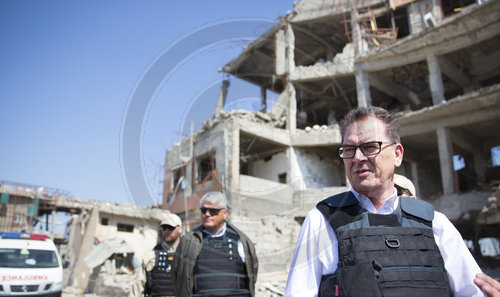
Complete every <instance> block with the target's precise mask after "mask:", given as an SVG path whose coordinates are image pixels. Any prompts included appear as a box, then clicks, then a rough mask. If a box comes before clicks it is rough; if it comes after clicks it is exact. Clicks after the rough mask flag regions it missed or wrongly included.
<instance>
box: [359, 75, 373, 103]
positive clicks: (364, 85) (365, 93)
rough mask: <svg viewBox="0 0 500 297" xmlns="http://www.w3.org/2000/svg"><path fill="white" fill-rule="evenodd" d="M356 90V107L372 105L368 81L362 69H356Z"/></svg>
mask: <svg viewBox="0 0 500 297" xmlns="http://www.w3.org/2000/svg"><path fill="white" fill-rule="evenodd" d="M356 91H357V95H358V107H367V106H371V105H372V98H371V95H370V82H369V81H368V76H367V75H366V73H365V72H364V71H363V70H357V71H356Z"/></svg>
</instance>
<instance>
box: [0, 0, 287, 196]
mask: <svg viewBox="0 0 500 297" xmlns="http://www.w3.org/2000/svg"><path fill="white" fill-rule="evenodd" d="M287 10H290V11H292V10H293V1H292V0H273V1H166V0H165V1H128V0H120V1H117V0H116V1H78V2H77V1H53V0H51V1H24V0H3V1H0V38H1V46H0V71H1V72H0V73H1V79H0V100H1V107H0V119H1V120H2V125H0V133H1V142H2V149H1V150H0V179H1V180H7V181H12V182H19V183H26V184H35V185H42V186H46V187H51V188H58V189H63V190H67V191H70V192H71V193H72V194H73V196H74V197H76V198H81V199H89V200H100V201H109V202H125V201H130V202H132V203H134V202H136V199H134V198H133V197H130V196H129V194H128V190H127V182H125V181H124V178H123V172H122V164H121V162H122V161H121V160H120V133H121V132H122V128H123V123H124V115H125V114H126V112H127V108H128V106H129V104H130V100H131V98H133V95H134V92H135V90H136V89H135V88H136V86H138V85H139V84H140V82H141V79H142V78H143V76H144V74H146V73H147V72H148V71H149V70H150V69H151V66H152V65H154V64H155V61H156V59H157V58H158V57H161V56H162V54H163V55H164V54H165V53H166V52H168V49H171V48H172V47H175V46H178V45H179V44H182V42H183V41H185V40H189V39H190V38H192V36H194V35H195V33H196V32H200V30H201V31H203V29H204V28H211V27H214V26H216V25H217V24H221V23H222V24H225V26H224V28H226V29H228V30H238V27H237V26H234V27H232V26H231V24H233V23H236V22H237V20H241V19H244V20H252V21H253V20H255V30H252V31H251V34H242V35H241V36H238V37H237V38H233V39H231V40H220V41H219V42H213V43H206V44H200V45H199V50H196V51H194V50H193V49H191V48H189V49H187V50H189V51H190V52H189V53H187V54H186V56H187V58H186V59H185V60H182V61H178V62H177V61H175V62H176V63H175V68H173V69H172V71H170V72H169V75H168V76H167V77H165V78H164V80H163V82H162V84H161V85H160V86H159V87H158V90H157V91H156V93H155V96H153V97H152V98H150V99H151V100H150V101H149V105H148V109H147V112H146V113H145V114H144V115H143V126H142V130H141V137H140V139H141V140H140V147H141V156H140V157H141V159H142V162H143V168H142V170H144V172H145V175H146V178H147V182H148V184H149V187H150V190H151V193H152V195H153V196H154V199H157V200H158V201H159V199H160V198H161V188H162V187H161V183H160V180H161V177H162V170H161V168H162V166H163V160H164V158H165V150H166V149H167V148H169V147H171V146H172V145H173V144H174V143H176V142H178V141H179V140H180V139H181V138H182V137H183V136H182V133H185V132H186V131H188V127H189V122H191V121H194V122H195V123H197V124H199V122H200V121H203V120H206V119H208V118H210V117H211V116H212V115H213V110H214V108H215V103H216V100H217V94H218V91H219V86H220V81H221V79H222V77H223V74H221V73H219V72H218V71H217V70H218V69H219V68H220V67H222V66H223V65H224V64H225V63H227V62H229V61H230V60H231V59H233V58H234V57H236V56H237V55H238V54H239V53H241V51H242V46H243V45H245V44H247V43H248V42H249V41H250V40H253V39H255V38H256V37H257V36H259V35H260V34H261V33H263V32H264V31H265V30H266V29H267V28H269V27H270V26H271V25H272V23H276V22H278V18H279V16H283V15H285V14H286V12H287ZM221 30H222V29H221ZM216 33H217V32H216ZM220 33H223V32H220ZM236 35H237V34H236ZM214 36H215V35H214ZM214 39H215V40H217V38H216V37H215V38H214ZM258 96H259V89H258V88H256V87H253V86H250V85H248V84H246V83H244V82H242V81H240V80H238V79H234V78H233V79H231V87H230V90H229V98H228V103H229V105H231V106H235V107H238V106H239V105H238V104H235V103H237V102H244V103H243V104H241V106H245V107H250V108H251V107H252V106H256V104H257V102H258ZM272 98H273V95H271V100H272Z"/></svg>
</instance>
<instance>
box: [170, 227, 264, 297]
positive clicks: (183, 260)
mask: <svg viewBox="0 0 500 297" xmlns="http://www.w3.org/2000/svg"><path fill="white" fill-rule="evenodd" d="M226 224H227V226H228V227H229V228H232V229H233V230H234V231H236V233H238V235H239V236H240V240H241V243H242V244H243V248H244V250H245V266H246V269H247V274H248V279H249V284H248V285H249V290H250V295H251V296H255V282H256V281H257V270H258V266H259V262H258V260H257V254H256V253H255V247H254V245H253V243H252V241H251V240H250V239H249V238H248V237H247V236H246V235H245V234H244V233H243V232H241V231H240V230H238V229H237V228H236V227H234V226H233V225H232V224H230V223H229V222H226ZM202 230H203V226H200V227H198V228H196V229H194V230H193V231H191V232H189V233H187V234H186V235H185V236H184V237H182V239H181V242H180V243H179V246H178V247H177V250H176V257H175V258H174V263H173V267H172V271H173V272H174V273H173V274H172V280H173V283H174V289H175V290H176V293H177V296H179V297H190V296H192V295H193V287H194V267H195V265H196V260H197V258H198V255H199V254H200V251H201V247H202V241H203V233H202Z"/></svg>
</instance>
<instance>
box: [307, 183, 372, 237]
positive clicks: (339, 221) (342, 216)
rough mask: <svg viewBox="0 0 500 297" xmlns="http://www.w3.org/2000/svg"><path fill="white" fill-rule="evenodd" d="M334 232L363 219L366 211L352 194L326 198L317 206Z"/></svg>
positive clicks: (347, 193) (346, 193) (345, 193)
mask: <svg viewBox="0 0 500 297" xmlns="http://www.w3.org/2000/svg"><path fill="white" fill-rule="evenodd" d="M316 208H317V209H318V210H319V211H320V212H321V214H323V216H324V217H325V218H326V220H327V221H328V223H330V226H332V228H333V230H337V228H339V227H341V226H344V225H347V224H349V223H352V222H355V221H358V220H361V219H362V216H361V214H362V213H363V212H365V211H366V210H365V209H364V208H362V207H361V205H359V202H358V200H357V199H356V197H354V194H353V193H352V192H350V191H349V192H344V193H340V194H337V195H334V196H331V197H328V198H326V199H325V200H323V201H321V202H320V203H318V204H317V205H316Z"/></svg>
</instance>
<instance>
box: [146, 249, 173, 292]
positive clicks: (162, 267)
mask: <svg viewBox="0 0 500 297" xmlns="http://www.w3.org/2000/svg"><path fill="white" fill-rule="evenodd" d="M154 250H155V253H156V261H155V267H154V268H153V269H152V270H151V271H150V272H149V274H150V277H151V280H148V284H150V288H149V292H150V295H149V296H174V295H175V293H174V286H173V283H172V274H171V272H170V271H171V269H172V263H173V262H174V257H175V253H168V252H167V251H165V250H164V249H163V247H161V245H157V246H156V247H155V248H154Z"/></svg>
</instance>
